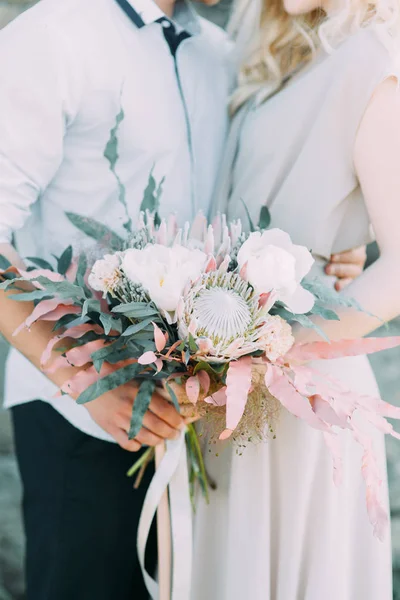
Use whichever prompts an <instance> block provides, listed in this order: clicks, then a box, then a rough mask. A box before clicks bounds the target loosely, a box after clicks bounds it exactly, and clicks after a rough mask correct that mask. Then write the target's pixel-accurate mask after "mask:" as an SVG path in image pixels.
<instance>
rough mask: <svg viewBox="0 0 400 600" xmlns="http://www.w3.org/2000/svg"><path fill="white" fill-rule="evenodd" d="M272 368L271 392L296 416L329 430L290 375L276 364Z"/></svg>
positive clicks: (315, 426)
mask: <svg viewBox="0 0 400 600" xmlns="http://www.w3.org/2000/svg"><path fill="white" fill-rule="evenodd" d="M270 369H272V370H273V371H274V377H273V380H272V383H269V385H268V389H269V391H270V393H271V394H272V395H273V396H274V397H275V398H276V399H277V400H279V402H280V403H281V404H282V405H283V406H284V407H285V408H286V409H287V410H288V411H289V412H290V413H292V414H293V415H294V416H296V417H298V418H299V419H302V421H305V422H306V423H308V424H309V425H311V427H313V428H314V429H320V430H322V431H328V430H329V427H328V425H327V424H326V423H324V422H323V421H322V419H320V418H319V417H318V416H317V415H316V414H315V413H314V411H313V409H312V406H311V404H310V401H309V399H308V398H306V397H304V396H303V395H302V394H300V393H299V392H298V391H297V389H296V388H295V387H294V385H293V383H292V381H291V380H290V379H289V377H288V375H287V374H286V373H285V372H284V371H283V370H282V369H280V368H279V367H276V366H274V365H271V366H270Z"/></svg>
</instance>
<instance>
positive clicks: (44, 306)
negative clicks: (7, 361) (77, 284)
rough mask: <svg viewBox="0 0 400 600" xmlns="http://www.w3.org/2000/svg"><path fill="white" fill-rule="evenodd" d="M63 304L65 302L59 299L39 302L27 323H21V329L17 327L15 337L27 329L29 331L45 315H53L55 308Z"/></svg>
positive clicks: (26, 320)
mask: <svg viewBox="0 0 400 600" xmlns="http://www.w3.org/2000/svg"><path fill="white" fill-rule="evenodd" d="M62 303H63V302H62V301H61V300H60V299H59V298H50V299H49V300H42V301H41V302H39V303H38V304H37V305H36V306H35V308H34V309H33V311H32V312H31V314H30V315H29V317H28V318H27V319H25V321H24V322H23V323H21V325H20V326H19V327H17V329H16V330H15V331H14V333H13V336H16V335H18V334H19V333H20V331H22V330H23V329H25V328H28V329H29V327H31V325H33V323H35V322H36V321H38V320H39V319H41V318H43V317H44V316H45V315H47V314H49V313H51V312H52V311H53V310H54V309H55V308H57V306H59V305H60V304H62ZM64 303H65V301H64Z"/></svg>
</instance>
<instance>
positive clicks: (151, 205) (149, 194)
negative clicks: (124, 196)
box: [140, 169, 159, 215]
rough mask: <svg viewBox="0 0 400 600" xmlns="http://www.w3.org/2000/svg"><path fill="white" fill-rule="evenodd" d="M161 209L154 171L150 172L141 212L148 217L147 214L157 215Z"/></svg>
mask: <svg viewBox="0 0 400 600" xmlns="http://www.w3.org/2000/svg"><path fill="white" fill-rule="evenodd" d="M158 208H159V197H158V196H157V184H156V180H155V179H154V176H153V169H152V170H151V171H150V175H149V180H148V182H147V186H146V189H145V190H144V194H143V200H142V203H141V205H140V210H141V212H143V213H144V214H145V215H146V212H150V213H155V212H157V210H158Z"/></svg>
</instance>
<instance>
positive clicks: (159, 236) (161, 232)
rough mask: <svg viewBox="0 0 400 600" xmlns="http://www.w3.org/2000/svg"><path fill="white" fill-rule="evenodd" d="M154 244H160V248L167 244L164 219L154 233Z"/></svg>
mask: <svg viewBox="0 0 400 600" xmlns="http://www.w3.org/2000/svg"><path fill="white" fill-rule="evenodd" d="M156 242H157V244H161V246H166V245H167V244H168V231H167V223H166V222H165V220H164V219H163V220H162V221H161V225H160V227H159V229H158V231H157V232H156Z"/></svg>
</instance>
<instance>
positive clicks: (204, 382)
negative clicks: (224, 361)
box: [197, 370, 211, 394]
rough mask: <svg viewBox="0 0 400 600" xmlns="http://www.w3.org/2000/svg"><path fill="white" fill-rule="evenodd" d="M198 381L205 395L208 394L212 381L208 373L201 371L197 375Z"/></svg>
mask: <svg viewBox="0 0 400 600" xmlns="http://www.w3.org/2000/svg"><path fill="white" fill-rule="evenodd" d="M197 377H198V380H199V382H200V386H201V389H202V390H203V392H204V393H205V394H208V390H209V389H210V385H211V379H210V376H209V374H208V373H207V371H203V370H202V371H199V372H198V373H197Z"/></svg>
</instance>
